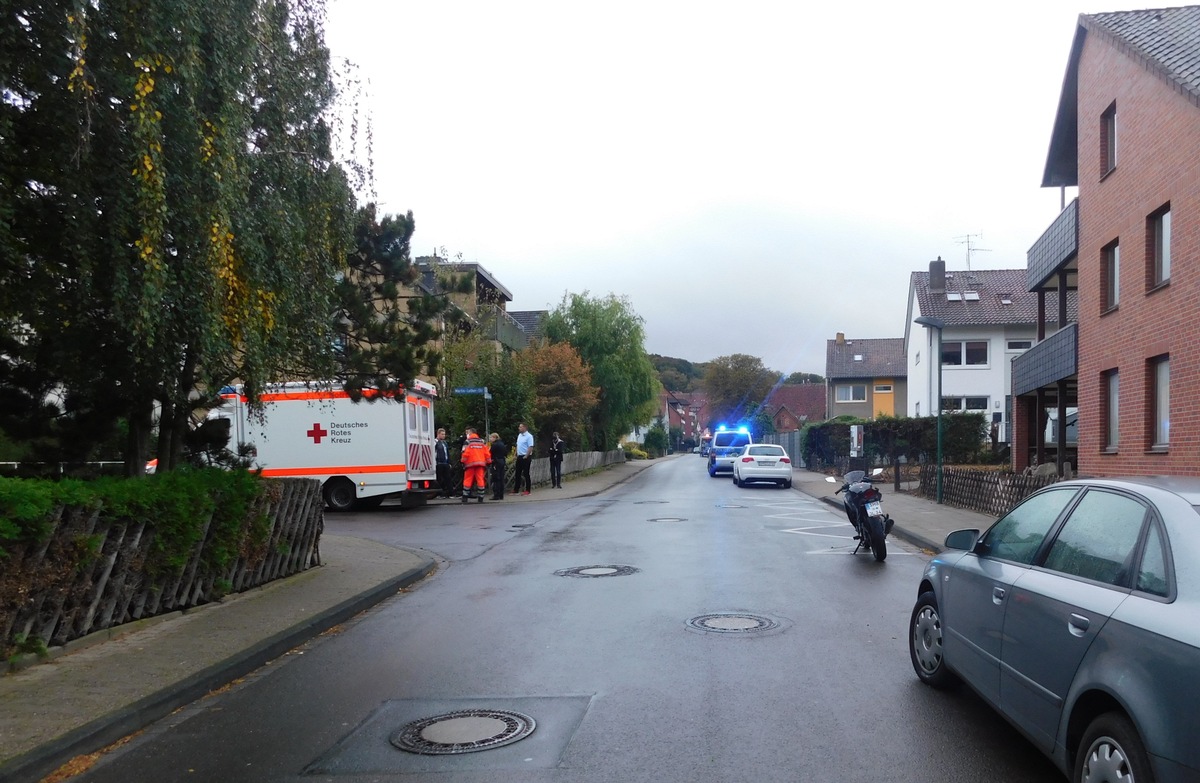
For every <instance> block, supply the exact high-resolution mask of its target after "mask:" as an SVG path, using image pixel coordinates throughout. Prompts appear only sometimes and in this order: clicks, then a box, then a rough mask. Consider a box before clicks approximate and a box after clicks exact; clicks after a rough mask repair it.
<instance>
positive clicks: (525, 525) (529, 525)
mask: <svg viewBox="0 0 1200 783" xmlns="http://www.w3.org/2000/svg"><path fill="white" fill-rule="evenodd" d="M509 527H533V525H532V524H528V523H527V524H524V525H509Z"/></svg>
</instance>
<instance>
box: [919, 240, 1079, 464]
mask: <svg viewBox="0 0 1200 783" xmlns="http://www.w3.org/2000/svg"><path fill="white" fill-rule="evenodd" d="M1027 288H1028V283H1027V281H1026V270H1024V269H985V270H975V271H972V270H970V269H968V270H965V271H947V270H946V262H945V261H943V260H941V259H940V258H939V259H938V260H937V261H931V262H930V263H929V271H928V272H913V273H912V277H911V278H910V280H909V290H908V318H907V320H906V322H905V330H904V345H905V354H906V361H907V367H908V406H907V412H908V415H909V416H932V415H936V413H937V407H936V405H937V402H936V396H937V389H938V367H939V363H938V355H937V350H938V349H937V346H938V330H937V329H935V328H931V327H926V326H922V325H921V324H917V323H914V320H915V319H917V318H920V317H929V318H934V319H938V321H940V322H941V323H942V324H944V326H943V327H942V329H941V345H942V349H941V373H942V376H941V382H942V405H943V407H942V410H943V411H946V412H953V411H971V412H977V413H983V414H984V415H985V417H986V419H987V421H988V422H989V424H992V425H995V426H994V428H993V438H994V439H995V441H996V442H998V443H1008V442H1009V441H1010V422H1011V419H1012V360H1013V359H1014V358H1016V357H1017V356H1020V355H1021V354H1022V353H1024V352H1025V351H1026V350H1028V349H1029V348H1030V347H1032V346H1033V344H1034V342H1036V341H1037V336H1038V331H1037V325H1038V318H1039V308H1041V309H1042V310H1044V311H1045V312H1042V313H1041V316H1042V319H1043V323H1044V322H1045V320H1046V319H1051V320H1053V319H1056V318H1057V317H1058V314H1057V309H1056V308H1057V304H1058V303H1057V301H1048V300H1047V298H1045V297H1042V298H1039V297H1038V296H1037V294H1035V293H1030V292H1029V291H1028V290H1027ZM1067 307H1068V312H1069V313H1070V315H1071V317H1072V318H1073V317H1074V313H1075V309H1076V299H1075V294H1074V292H1071V295H1070V297H1069V298H1068V304H1067Z"/></svg>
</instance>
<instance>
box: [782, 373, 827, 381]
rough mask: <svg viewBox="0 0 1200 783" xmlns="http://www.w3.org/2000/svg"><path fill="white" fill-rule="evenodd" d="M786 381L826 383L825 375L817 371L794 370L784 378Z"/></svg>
mask: <svg viewBox="0 0 1200 783" xmlns="http://www.w3.org/2000/svg"><path fill="white" fill-rule="evenodd" d="M783 382H784V383H794V384H800V383H825V376H824V375H817V374H816V373H815V372H794V373H792V374H791V375H789V376H788V377H787V378H785V379H784V380H783Z"/></svg>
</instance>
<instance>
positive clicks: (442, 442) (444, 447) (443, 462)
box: [433, 427, 451, 498]
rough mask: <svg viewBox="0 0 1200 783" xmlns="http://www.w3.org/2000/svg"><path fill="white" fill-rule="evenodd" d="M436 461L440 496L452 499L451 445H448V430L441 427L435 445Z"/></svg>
mask: <svg viewBox="0 0 1200 783" xmlns="http://www.w3.org/2000/svg"><path fill="white" fill-rule="evenodd" d="M433 450H434V454H435V457H434V460H435V462H436V463H437V465H436V468H437V483H438V496H439V497H443V498H448V497H450V489H451V487H450V444H448V443H446V428H445V427H439V428H438V431H437V441H436V442H435V443H434V445H433Z"/></svg>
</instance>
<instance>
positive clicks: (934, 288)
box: [929, 256, 946, 294]
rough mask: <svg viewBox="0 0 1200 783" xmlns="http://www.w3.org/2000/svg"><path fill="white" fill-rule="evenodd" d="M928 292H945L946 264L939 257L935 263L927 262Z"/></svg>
mask: <svg viewBox="0 0 1200 783" xmlns="http://www.w3.org/2000/svg"><path fill="white" fill-rule="evenodd" d="M929 290H930V292H932V293H938V294H941V293H945V291H946V262H945V261H943V260H942V257H941V256H938V257H937V261H930V262H929Z"/></svg>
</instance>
